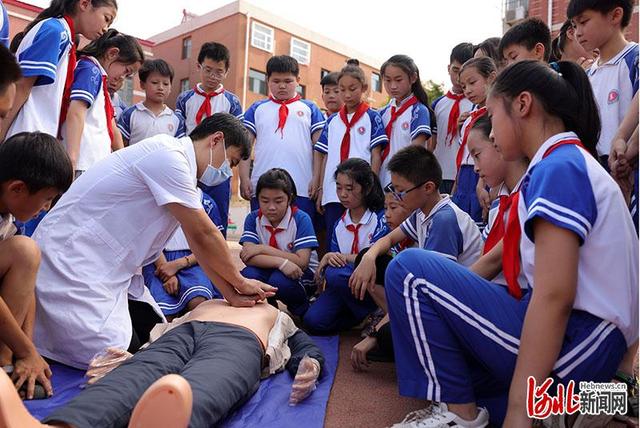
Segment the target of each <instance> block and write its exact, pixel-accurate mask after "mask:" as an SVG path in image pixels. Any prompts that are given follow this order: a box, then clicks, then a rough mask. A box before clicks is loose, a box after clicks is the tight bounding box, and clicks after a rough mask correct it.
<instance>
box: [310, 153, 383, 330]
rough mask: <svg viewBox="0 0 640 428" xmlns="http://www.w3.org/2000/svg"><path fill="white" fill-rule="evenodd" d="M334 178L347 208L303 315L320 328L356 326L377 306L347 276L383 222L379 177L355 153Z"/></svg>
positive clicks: (323, 260)
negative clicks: (357, 294) (316, 292)
mask: <svg viewBox="0 0 640 428" xmlns="http://www.w3.org/2000/svg"><path fill="white" fill-rule="evenodd" d="M334 179H335V181H336V189H337V193H338V197H339V198H340V203H342V205H344V207H345V209H346V211H345V212H344V214H343V215H342V217H341V218H340V219H339V220H338V221H337V222H336V224H335V227H334V233H333V239H332V241H331V246H330V248H329V250H330V252H329V253H327V254H326V255H325V256H324V257H323V258H322V260H321V261H320V266H319V267H318V270H317V271H316V283H317V284H318V286H319V287H320V289H321V294H320V296H319V297H318V299H317V300H316V302H315V303H314V304H313V305H312V306H311V308H309V310H308V311H307V314H306V315H305V317H304V324H305V325H306V326H307V328H308V329H309V330H311V331H313V332H315V333H319V334H328V333H333V332H336V331H340V330H345V329H349V328H351V327H354V326H356V325H358V324H359V323H360V322H362V321H363V320H364V319H365V318H366V317H367V315H369V314H370V313H371V312H373V311H375V310H376V304H375V302H374V301H373V300H372V299H371V297H369V296H366V298H365V299H360V300H358V299H356V298H355V297H354V296H352V295H351V291H350V290H349V277H350V276H351V274H352V273H353V264H354V262H355V260H356V256H357V255H358V253H359V252H360V249H364V248H366V247H368V246H369V245H371V242H372V239H373V237H374V236H375V235H377V234H379V233H380V231H381V230H383V229H384V227H385V224H384V210H383V208H384V196H383V195H382V189H381V188H380V181H379V180H378V176H377V175H375V173H374V172H373V171H372V170H371V166H370V165H369V163H368V162H367V161H365V160H364V159H357V158H354V159H349V160H347V161H345V162H342V163H341V164H340V165H338V168H337V170H336V172H335V173H334ZM323 283H326V286H324V287H323ZM322 290H323V291H322Z"/></svg>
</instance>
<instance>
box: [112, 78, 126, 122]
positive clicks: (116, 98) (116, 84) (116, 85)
mask: <svg viewBox="0 0 640 428" xmlns="http://www.w3.org/2000/svg"><path fill="white" fill-rule="evenodd" d="M123 85H124V79H118V80H114V79H109V80H108V81H107V90H108V91H109V95H111V105H112V106H113V114H114V116H115V118H116V122H117V121H118V119H120V116H121V115H122V113H124V111H125V110H126V109H128V108H129V106H128V105H127V103H125V102H124V100H123V99H122V98H121V97H120V94H118V91H119V90H120V89H122V86H123Z"/></svg>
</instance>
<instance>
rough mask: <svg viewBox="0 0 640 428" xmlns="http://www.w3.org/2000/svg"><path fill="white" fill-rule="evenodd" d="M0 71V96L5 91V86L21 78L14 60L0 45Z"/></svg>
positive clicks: (18, 67)
mask: <svg viewBox="0 0 640 428" xmlns="http://www.w3.org/2000/svg"><path fill="white" fill-rule="evenodd" d="M0 70H2V73H0V94H2V93H4V91H5V90H6V89H7V86H9V85H10V84H11V83H15V82H17V81H18V80H20V77H22V73H21V72H20V66H19V65H18V63H17V62H16V58H15V57H14V56H13V54H12V53H11V52H9V49H7V48H6V47H5V46H4V45H3V44H0Z"/></svg>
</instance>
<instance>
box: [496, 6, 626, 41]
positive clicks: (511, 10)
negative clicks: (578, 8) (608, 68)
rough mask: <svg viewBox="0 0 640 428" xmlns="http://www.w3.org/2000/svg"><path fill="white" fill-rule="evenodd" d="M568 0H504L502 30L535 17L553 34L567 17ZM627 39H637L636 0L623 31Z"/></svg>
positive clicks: (556, 32)
mask: <svg viewBox="0 0 640 428" xmlns="http://www.w3.org/2000/svg"><path fill="white" fill-rule="evenodd" d="M568 5H569V0H505V1H504V3H503V4H502V23H503V29H504V31H507V30H508V29H509V28H511V27H513V26H514V25H516V24H517V23H518V22H520V21H522V20H523V19H525V18H529V17H537V18H540V19H542V20H543V21H544V22H546V23H547V25H548V26H549V28H551V32H552V34H553V35H554V36H555V35H556V34H558V31H560V27H562V24H563V23H564V21H565V20H566V19H567V6H568ZM625 36H626V38H627V40H633V41H634V42H637V41H638V0H635V7H634V8H633V17H632V18H631V23H630V24H629V26H628V27H627V31H626V33H625Z"/></svg>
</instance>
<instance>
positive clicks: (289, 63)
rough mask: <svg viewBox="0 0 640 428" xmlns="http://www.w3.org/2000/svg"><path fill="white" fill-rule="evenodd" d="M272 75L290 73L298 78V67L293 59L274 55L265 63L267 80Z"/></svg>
mask: <svg viewBox="0 0 640 428" xmlns="http://www.w3.org/2000/svg"><path fill="white" fill-rule="evenodd" d="M273 73H291V74H293V75H294V76H296V77H298V76H299V75H300V66H299V65H298V61H296V59H295V58H293V57H291V56H289V55H276V56H272V57H271V58H269V61H267V79H268V78H269V77H271V75H272V74H273Z"/></svg>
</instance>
